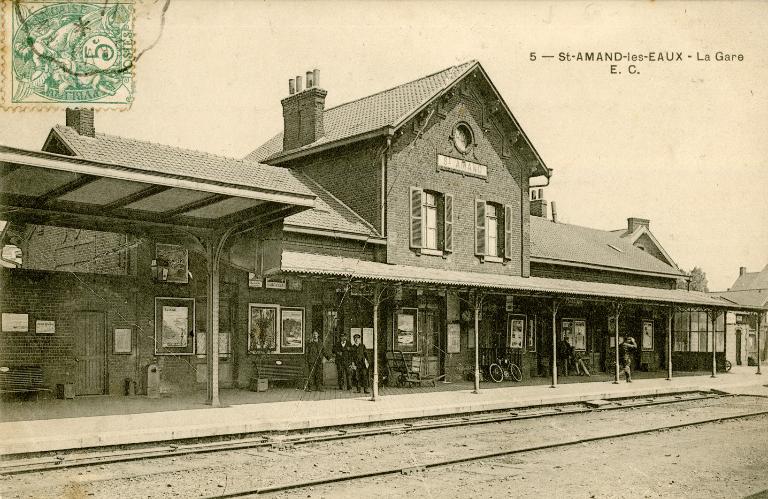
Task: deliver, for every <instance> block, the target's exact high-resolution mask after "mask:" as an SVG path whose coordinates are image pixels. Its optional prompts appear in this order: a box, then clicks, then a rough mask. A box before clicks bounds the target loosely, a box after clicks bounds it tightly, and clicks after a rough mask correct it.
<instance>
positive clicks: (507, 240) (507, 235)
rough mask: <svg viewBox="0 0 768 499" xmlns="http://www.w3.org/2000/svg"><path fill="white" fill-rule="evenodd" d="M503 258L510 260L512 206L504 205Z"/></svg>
mask: <svg viewBox="0 0 768 499" xmlns="http://www.w3.org/2000/svg"><path fill="white" fill-rule="evenodd" d="M504 258H506V259H507V260H511V259H512V205H510V204H505V205H504Z"/></svg>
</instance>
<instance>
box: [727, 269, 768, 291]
mask: <svg viewBox="0 0 768 499" xmlns="http://www.w3.org/2000/svg"><path fill="white" fill-rule="evenodd" d="M747 289H768V265H766V266H765V267H764V268H763V270H761V271H760V272H745V273H744V274H742V275H740V276H739V278H738V279H736V282H734V283H733V286H731V288H730V289H729V291H742V290H747Z"/></svg>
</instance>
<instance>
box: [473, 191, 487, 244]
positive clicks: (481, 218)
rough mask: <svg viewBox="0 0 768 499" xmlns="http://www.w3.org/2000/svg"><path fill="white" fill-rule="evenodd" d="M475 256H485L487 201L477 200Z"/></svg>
mask: <svg viewBox="0 0 768 499" xmlns="http://www.w3.org/2000/svg"><path fill="white" fill-rule="evenodd" d="M475 254H476V255H478V256H485V254H486V253H485V201H483V200H482V199H475Z"/></svg>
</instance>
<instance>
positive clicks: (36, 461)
mask: <svg viewBox="0 0 768 499" xmlns="http://www.w3.org/2000/svg"><path fill="white" fill-rule="evenodd" d="M731 396H732V395H725V394H722V393H718V392H689V393H679V394H674V395H658V396H655V397H640V398H625V399H611V400H605V401H601V402H600V403H590V402H583V403H571V404H562V405H550V406H537V407H530V408H521V409H515V410H512V411H510V410H505V411H497V412H487V413H479V414H468V415H458V416H446V417H441V418H431V419H420V420H413V421H401V422H395V423H391V424H385V425H376V426H357V427H350V428H332V429H327V430H323V431H314V432H308V433H307V432H304V433H296V434H283V435H259V436H255V437H246V438H239V439H236V440H226V441H209V442H195V443H188V444H183V443H179V444H164V445H158V446H153V447H149V448H146V447H145V448H133V449H120V450H115V451H110V452H104V451H99V452H93V453H70V454H63V453H57V454H47V455H44V456H39V457H28V456H13V457H8V456H6V457H5V458H4V459H5V460H4V462H1V463H0V475H18V474H23V473H33V472H41V471H51V470H61V469H67V468H76V467H86V466H96V465H104V464H113V463H121V462H128V461H137V460H148V459H161V458H167V457H178V456H184V455H189V454H202V453H213V452H221V451H231V450H240V449H250V448H265V447H266V448H272V449H276V450H280V449H288V448H292V447H295V446H298V445H305V444H312V443H320V442H329V441H334V440H345V439H354V438H362V437H370V436H376V435H387V434H402V433H406V432H413V431H423V430H431V429H440V428H450V427H458V426H469V425H479V424H489V423H502V422H508V421H515V420H525V419H533V418H542V417H551V416H561V415H573V414H583V413H589V412H599V411H611V410H622V409H623V410H626V409H632V408H642V407H649V406H654V405H666V404H674V403H679V402H691V401H696V400H706V399H718V398H722V397H731ZM756 414H757V413H756ZM693 424H696V423H693ZM652 431H658V430H652ZM575 443H578V442H575ZM570 445H572V444H570ZM531 450H533V449H531ZM448 464H451V463H448ZM395 472H397V473H400V472H403V469H402V468H399V469H397V470H394V471H393V470H387V471H385V472H383V473H380V474H390V473H395ZM375 475H376V474H374V475H371V476H375ZM310 485H311V484H308V485H305V486H310ZM227 497H236V496H227Z"/></svg>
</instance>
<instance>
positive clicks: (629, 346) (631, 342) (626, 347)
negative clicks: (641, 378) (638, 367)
mask: <svg viewBox="0 0 768 499" xmlns="http://www.w3.org/2000/svg"><path fill="white" fill-rule="evenodd" d="M635 349H637V342H635V339H634V338H633V337H631V336H628V337H626V338H624V341H622V342H621V344H619V356H620V357H621V358H620V360H621V365H622V367H623V368H622V370H621V371H622V372H623V373H624V377H625V379H626V380H627V383H632V360H633V357H634V353H635Z"/></svg>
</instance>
